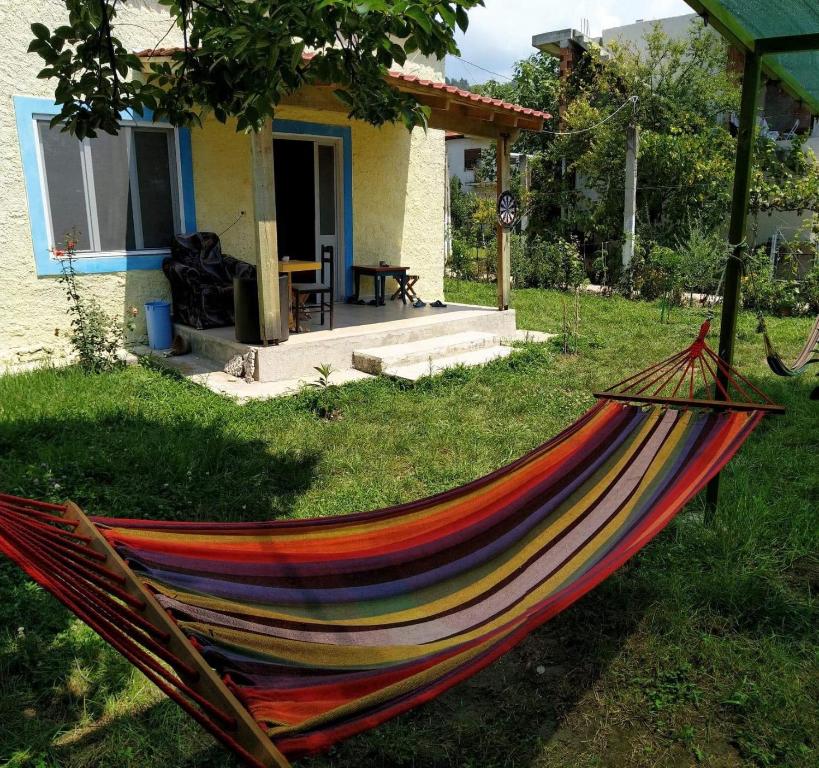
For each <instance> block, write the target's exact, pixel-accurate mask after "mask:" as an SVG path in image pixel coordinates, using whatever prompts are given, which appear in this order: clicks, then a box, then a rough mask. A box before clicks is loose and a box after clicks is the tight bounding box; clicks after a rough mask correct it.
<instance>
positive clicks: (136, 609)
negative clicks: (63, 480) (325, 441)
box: [0, 321, 782, 768]
mask: <svg viewBox="0 0 819 768" xmlns="http://www.w3.org/2000/svg"><path fill="white" fill-rule="evenodd" d="M708 325H709V323H708V321H706V323H704V324H703V326H702V328H701V329H700V333H699V335H698V336H697V338H696V339H695V341H694V342H693V343H692V344H691V345H690V346H689V347H688V348H686V349H685V350H683V351H682V352H680V353H677V354H675V355H672V356H670V357H668V358H666V359H665V360H663V361H661V362H660V363H657V364H656V365H653V366H651V367H650V368H648V369H646V370H645V371H642V372H640V373H639V374H635V375H634V376H631V377H628V378H627V379H625V380H623V381H622V382H619V383H618V384H616V385H614V386H613V387H611V388H609V389H608V390H606V391H605V392H602V393H599V394H598V401H597V403H596V405H594V406H593V407H592V408H591V409H590V410H589V411H587V412H586V413H585V414H584V415H583V416H581V417H580V418H579V419H578V420H577V421H576V422H574V423H573V424H572V425H570V426H569V427H567V428H566V429H565V430H564V431H563V432H561V433H560V434H559V435H557V436H556V437H554V438H552V439H551V440H549V441H547V442H546V443H544V444H543V445H541V446H540V447H539V448H536V449H535V450H534V451H532V452H530V453H529V454H527V455H525V456H523V457H521V458H520V459H518V460H517V461H515V462H513V463H512V464H510V465H508V466H506V467H503V468H501V469H499V470H496V471H495V472H493V473H491V474H489V475H487V476H485V477H483V478H480V479H478V480H475V481H473V482H471V483H468V484H467V485H464V486H462V487H459V488H455V489H452V490H450V491H447V492H444V493H441V494H438V495H436V496H433V497H430V498H427V499H422V500H420V501H416V502H411V503H409V504H404V505H400V506H397V507H391V508H388V509H383V510H376V511H373V512H364V513H358V514H353V515H347V516H335V517H326V518H319V519H315V520H295V521H290V520H280V521H270V522H248V523H180V522H169V521H165V522H156V521H147V520H133V519H123V518H111V517H97V518H89V517H86V515H85V514H84V513H83V512H82V511H81V510H80V509H79V507H77V506H76V505H75V504H73V503H71V502H68V503H66V504H63V505H60V504H49V503H45V502H38V501H33V500H30V499H23V498H18V497H15V496H9V495H5V494H0V552H1V553H3V554H5V555H6V556H7V557H9V558H10V559H11V560H12V561H14V562H15V563H17V564H18V565H19V566H20V567H21V568H22V569H23V570H24V571H25V572H26V573H27V574H28V575H29V576H30V577H31V578H32V579H33V580H34V581H36V582H37V583H38V584H40V585H41V586H42V587H44V588H45V589H47V590H48V591H49V592H51V594H53V595H54V596H55V597H56V598H57V599H58V600H59V601H60V602H62V603H63V604H64V605H65V606H66V607H67V608H68V609H69V610H71V611H72V612H74V613H75V614H76V615H77V616H78V617H79V618H80V619H81V620H82V621H84V622H85V623H86V624H88V625H89V626H90V627H92V628H93V629H94V630H96V631H97V632H98V633H99V635H100V636H101V637H102V638H103V639H104V640H105V641H106V642H108V643H109V644H110V645H111V646H112V647H113V648H115V649H116V650H117V651H119V652H120V653H121V654H122V655H123V656H124V657H125V658H126V659H128V661H130V662H131V663H132V664H133V665H134V666H135V667H136V668H137V669H139V670H140V671H141V672H142V673H143V674H144V675H145V676H146V677H147V678H148V679H149V680H150V681H151V682H153V683H154V684H156V685H157V686H158V687H159V688H160V690H161V691H162V692H163V693H165V694H166V695H167V696H168V697H170V698H171V699H173V700H174V701H175V702H176V703H177V704H179V705H180V706H181V707H182V708H183V709H184V710H185V711H186V712H187V713H188V714H189V715H191V717H193V718H194V719H195V720H196V721H197V722H198V723H200V725H202V726H203V727H204V728H205V729H206V730H208V731H209V732H210V733H211V734H212V735H213V736H215V737H216V738H217V739H218V740H219V741H221V742H222V743H223V744H224V745H225V746H226V747H227V748H229V749H230V750H232V751H233V752H234V753H235V754H236V755H237V756H239V757H240V759H241V760H243V761H244V762H245V763H246V764H248V765H250V766H254V768H259V767H260V766H287V765H289V762H288V760H289V759H291V758H293V757H298V756H301V755H305V754H309V753H313V752H317V751H321V750H324V749H327V748H328V747H329V746H331V745H332V744H334V743H336V742H338V741H340V740H342V739H345V738H347V737H349V736H351V735H353V734H356V733H360V732H361V731H364V730H366V729H369V728H372V727H374V726H376V725H378V724H380V723H383V722H384V721H386V720H387V719H389V718H391V717H394V716H395V715H397V714H399V713H401V712H405V711H407V710H409V709H411V708H413V707H416V706H418V705H420V704H422V703H424V702H426V701H429V700H431V699H432V698H434V697H435V696H437V695H439V694H440V693H442V692H444V691H445V690H447V689H449V688H451V687H452V686H453V685H456V684H457V683H458V682H460V681H462V680H465V679H467V678H468V677H470V676H471V675H473V674H475V673H476V672H477V671H479V670H480V669H482V668H484V667H485V666H487V665H488V664H490V663H491V662H492V661H494V660H495V659H497V658H498V657H500V656H501V655H502V654H504V653H505V652H506V651H508V650H509V649H511V648H513V647H514V646H515V645H516V644H518V643H519V642H520V641H521V640H522V639H523V638H524V637H526V635H528V634H529V633H530V632H532V631H533V630H534V629H535V628H537V627H538V626H540V625H541V624H543V623H544V622H546V621H548V620H549V619H550V618H552V617H553V616H555V615H556V614H557V613H559V612H560V611H562V610H564V609H565V608H567V607H568V606H570V605H571V604H572V603H574V602H575V601H576V600H578V599H579V598H580V597H582V595H584V594H585V593H586V592H588V591H589V590H590V589H592V588H594V587H595V586H596V585H597V584H599V583H600V582H601V581H603V580H604V579H605V578H607V577H608V576H609V575H610V574H611V573H613V572H614V571H615V570H616V569H617V568H619V567H620V566H621V565H623V564H624V563H625V562H626V561H628V560H629V559H630V558H631V557H632V556H633V555H634V554H636V553H637V552H638V551H639V550H640V549H642V547H644V546H645V545H646V544H647V543H648V542H649V541H651V540H652V539H653V538H654V537H655V536H656V535H657V534H658V533H659V532H660V531H661V530H662V529H663V528H664V527H665V526H666V525H667V524H668V523H669V522H670V521H671V520H672V519H673V517H674V516H675V515H676V514H677V513H678V512H679V511H680V509H682V507H683V506H684V505H685V504H686V503H687V502H688V501H689V500H690V499H691V498H693V496H694V495H696V494H697V493H698V492H699V491H700V490H701V489H702V488H704V487H705V485H706V484H707V483H708V482H709V481H710V480H711V479H712V478H713V477H714V476H715V475H716V474H717V473H718V472H719V471H720V470H721V469H722V467H723V466H724V465H725V464H726V463H727V462H728V461H729V460H730V459H731V457H732V456H733V455H734V454H735V453H736V451H737V450H738V449H739V448H740V446H741V445H742V443H743V442H744V441H745V440H746V439H747V437H748V436H749V435H750V434H751V432H752V431H753V429H754V428H755V427H756V426H757V424H758V423H759V422H760V420H761V419H762V418H763V416H764V415H765V414H766V413H779V412H781V411H782V409H781V408H780V407H779V406H777V405H775V404H774V403H772V402H771V401H770V399H769V398H767V397H766V396H765V395H764V394H763V393H762V392H761V391H760V390H759V389H758V388H756V387H755V386H754V385H753V384H752V383H751V382H750V381H748V380H747V379H746V378H745V377H743V376H742V375H741V374H740V373H739V372H738V371H737V370H736V369H734V368H733V367H731V366H728V365H726V364H725V363H724V362H723V361H722V360H720V359H719V357H718V356H716V355H715V353H714V352H713V350H711V349H710V347H709V346H708V344H707V342H706V340H705V339H706V335H707V333H708ZM718 372H722V373H724V381H725V382H726V384H725V385H724V390H725V391H722V390H719V391H720V392H721V394H722V395H723V397H724V398H725V399H724V400H720V401H716V400H714V399H713V395H714V394H715V393H716V392H717V391H718V390H717V387H719V386H720V383H719V377H718V375H717V374H718ZM702 395H704V399H695V398H696V397H698V396H702ZM736 397H738V398H740V399H734V398H736Z"/></svg>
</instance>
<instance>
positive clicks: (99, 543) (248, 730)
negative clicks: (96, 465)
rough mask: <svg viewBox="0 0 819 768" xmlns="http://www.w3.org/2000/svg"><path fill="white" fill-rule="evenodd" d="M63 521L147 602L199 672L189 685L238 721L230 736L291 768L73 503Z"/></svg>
mask: <svg viewBox="0 0 819 768" xmlns="http://www.w3.org/2000/svg"><path fill="white" fill-rule="evenodd" d="M64 517H65V519H66V520H72V521H75V522H76V523H78V525H77V528H76V532H77V533H80V534H82V535H83V536H88V537H89V538H90V539H91V541H90V542H89V546H90V547H91V549H93V550H95V551H96V552H99V553H100V554H102V555H105V558H106V559H105V566H106V567H107V568H110V569H111V570H112V571H114V572H115V573H117V574H118V575H120V576H122V577H123V578H124V579H125V584H124V585H123V589H125V591H126V592H128V594H130V595H132V596H133V597H136V598H138V599H139V600H142V601H144V603H145V608H144V610H143V613H142V615H143V617H144V618H145V619H147V620H148V621H150V622H151V624H153V625H154V627H156V628H157V629H161V630H163V631H165V632H167V633H168V635H169V640H168V643H167V646H168V650H169V651H170V652H171V653H173V655H174V656H176V657H177V658H178V659H180V660H181V661H183V662H185V663H186V664H188V665H189V666H191V667H194V668H195V669H196V670H197V671H198V672H199V676H198V678H197V679H196V680H194V681H190V682H189V683H188V685H190V687H191V688H193V689H194V690H195V691H196V692H197V693H199V694H201V695H202V696H203V697H204V698H206V699H207V700H208V701H209V702H211V703H212V704H213V705H215V706H216V707H218V708H219V709H221V710H222V711H223V712H225V713H227V714H229V715H232V716H233V718H234V719H235V720H236V730H235V732H233V733H232V734H231V736H232V737H233V738H235V739H236V741H237V742H239V744H241V745H242V747H244V748H245V749H246V750H247V751H248V752H249V753H250V754H251V755H253V757H255V758H256V759H257V760H258V761H259V762H260V763H261V764H262V765H266V766H279V768H290V762H289V761H288V760H287V758H286V757H285V756H284V755H283V754H282V753H281V752H280V751H279V750H278V749H277V748H276V746H275V745H274V744H273V742H272V741H271V740H270V738H269V737H268V735H267V734H266V733H265V732H264V731H263V730H262V729H261V727H260V726H259V724H258V723H257V722H256V720H254V719H253V716H252V715H251V714H250V712H248V711H247V709H245V707H244V706H243V705H242V704H241V702H240V701H239V700H238V699H237V698H236V697H235V696H234V695H233V694H232V693H231V692H230V690H229V689H228V687H227V686H226V685H225V684H224V683H223V682H222V680H221V678H220V677H219V675H217V674H216V672H214V671H213V669H212V668H211V666H210V665H209V664H208V663H207V662H206V661H205V659H204V658H202V655H201V654H200V653H199V651H197V650H196V649H195V648H194V647H193V645H191V642H190V640H188V638H187V637H186V636H185V633H184V632H182V630H181V629H179V627H178V626H177V625H176V622H175V621H173V620H172V619H171V618H170V616H168V614H167V613H166V612H165V609H164V608H163V607H162V606H161V605H160V604H159V602H158V601H157V600H156V598H155V597H154V596H153V594H152V593H151V591H150V590H148V589H147V588H146V587H145V586H144V584H143V583H142V582H141V581H140V580H139V579H138V578H137V577H136V576H135V575H134V572H133V571H132V570H131V569H130V568H129V567H128V564H127V563H126V562H125V561H124V560H123V559H122V558H121V557H120V556H119V554H118V553H117V551H116V550H115V549H114V548H113V547H112V546H111V545H110V544H109V543H108V540H107V539H106V538H105V536H103V535H102V534H101V533H100V531H99V529H98V528H97V526H96V525H94V523H92V522H91V521H90V520H89V519H88V518H87V517H86V515H85V513H84V512H83V511H82V510H81V509H80V508H79V507H78V506H77V505H76V504H74V503H73V502H71V501H69V502H68V503H67V504H66V511H65V515H64Z"/></svg>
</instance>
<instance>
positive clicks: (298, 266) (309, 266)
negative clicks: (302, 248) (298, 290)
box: [279, 259, 321, 331]
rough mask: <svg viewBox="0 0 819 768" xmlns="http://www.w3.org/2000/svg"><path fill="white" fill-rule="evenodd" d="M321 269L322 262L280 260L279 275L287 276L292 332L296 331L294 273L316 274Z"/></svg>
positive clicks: (289, 321) (288, 307)
mask: <svg viewBox="0 0 819 768" xmlns="http://www.w3.org/2000/svg"><path fill="white" fill-rule="evenodd" d="M319 269H321V262H320V261H307V260H304V259H289V260H287V261H282V260H279V274H284V275H287V311H288V323H289V324H290V330H291V331H295V330H296V320H295V316H294V314H293V288H292V286H293V273H294V272H315V271H316V270H319Z"/></svg>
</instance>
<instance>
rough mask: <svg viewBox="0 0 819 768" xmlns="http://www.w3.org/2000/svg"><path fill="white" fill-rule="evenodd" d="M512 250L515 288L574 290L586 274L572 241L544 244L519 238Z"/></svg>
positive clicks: (535, 240) (535, 237) (575, 242)
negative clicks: (519, 243) (520, 241)
mask: <svg viewBox="0 0 819 768" xmlns="http://www.w3.org/2000/svg"><path fill="white" fill-rule="evenodd" d="M521 240H522V245H519V246H518V247H517V248H514V247H513V249H512V265H511V266H512V279H513V281H514V283H515V286H516V287H519V288H558V289H560V290H564V291H565V290H568V289H570V288H577V287H579V286H580V285H582V284H583V283H584V282H585V280H586V271H585V267H584V263H583V259H582V257H581V255H580V250H579V248H578V245H577V241H575V240H564V239H561V238H558V239H557V240H554V241H546V240H545V239H544V238H541V237H539V236H538V235H534V236H531V237H527V238H525V239H524V238H521Z"/></svg>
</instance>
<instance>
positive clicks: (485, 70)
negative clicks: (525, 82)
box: [450, 54, 513, 83]
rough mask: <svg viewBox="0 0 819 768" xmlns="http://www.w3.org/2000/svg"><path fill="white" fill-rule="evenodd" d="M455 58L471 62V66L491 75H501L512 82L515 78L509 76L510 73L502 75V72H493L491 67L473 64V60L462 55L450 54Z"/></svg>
mask: <svg viewBox="0 0 819 768" xmlns="http://www.w3.org/2000/svg"><path fill="white" fill-rule="evenodd" d="M450 56H451V57H452V58H453V59H458V61H462V62H463V63H464V64H469V66H470V67H475V69H480V70H481V72H486V73H487V74H489V75H494V76H495V77H499V78H501V79H502V80H507V81H509V82H510V83H511V82H512V80H513V78H511V77H509V75H502V74H501V73H500V72H493V71H492V70H491V69H487V68H486V67H481V66H480V65H478V64H473V63H472V62H471V61H467V60H466V59H462V58H461V57H460V56H454V55H452V54H450Z"/></svg>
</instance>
